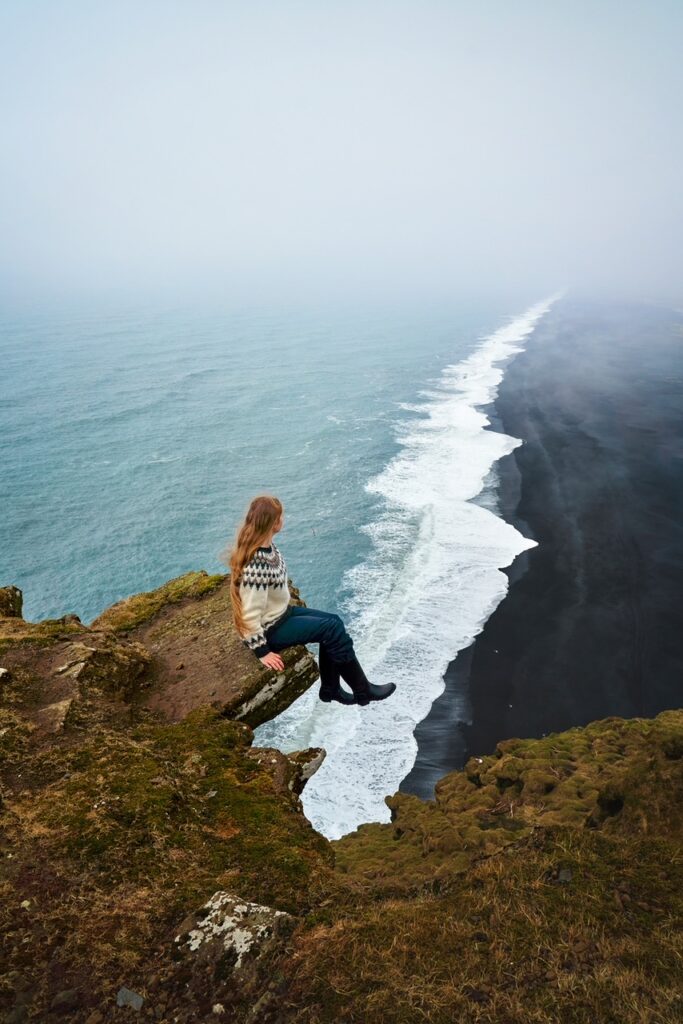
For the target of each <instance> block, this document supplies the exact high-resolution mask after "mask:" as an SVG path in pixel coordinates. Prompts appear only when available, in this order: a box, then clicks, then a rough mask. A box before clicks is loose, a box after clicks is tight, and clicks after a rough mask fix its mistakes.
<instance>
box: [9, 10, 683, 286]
mask: <svg viewBox="0 0 683 1024" xmlns="http://www.w3.org/2000/svg"><path fill="white" fill-rule="evenodd" d="M682 27H683V5H682V4H681V3H680V2H679V0H671V2H669V0H656V3H654V4H648V3H645V2H642V0H641V2H639V3H631V2H624V0H620V2H615V3H612V2H600V0H592V2H586V3H583V2H577V0H571V2H562V0H557V2H553V3H545V2H540V0H539V2H524V0H515V2H511V0H501V2H495V0H470V2H467V3H465V2H458V0H450V2H436V0H421V2H419V3H418V2H412V3H404V2H401V0H389V2H382V0H374V2H373V0H364V2H355V0H339V2H335V0H312V2H310V3H307V2H300V3H299V2H293V0H280V2H272V3H267V2H259V0H250V2H246V0H245V2H243V3H231V2H218V0H216V2H206V0H193V2H192V3H188V2H173V0H163V2H153V0H143V2H142V3H141V2H140V0H137V2H135V3H128V2H124V0H109V2H108V3H105V2H98V3H92V2H87V3H86V2H82V3H78V2H68V0H65V2H60V3H54V2H53V0H50V2H45V3H40V2H31V0H5V3H4V4H3V5H2V12H1V13H0V58H1V60H0V79H1V82H0V86H1V93H0V95H1V97H2V101H1V102H2V165H1V167H0V237H1V238H2V251H1V252H0V298H2V300H3V301H11V299H12V298H17V297H19V298H24V299H28V300H29V301H31V300H33V299H34V298H37V297H41V298H44V297H46V296H64V295H74V296H77V295H98V294H105V293H112V294H131V295H156V294H169V295H173V296H176V297H178V296H180V297H183V296H190V295H197V296H214V297H216V296H220V297H227V298H228V299H230V298H231V297H232V298H235V297H236V298H245V297H246V298H250V299H259V298H263V297H270V296H281V297H287V296H289V297H295V298H305V297H306V296H311V295H312V296H316V297H318V296H321V295H328V294H329V295H334V296H348V295H356V294H358V295H360V294H367V295H378V296H389V297H390V296H392V295H395V294H397V293H400V294H401V295H404V296H411V295H414V296H421V295H428V296H438V295H449V294H464V293H468V292H470V293H477V294H484V293H486V292H487V291H488V290H492V289H493V290H496V291H500V290H501V289H510V290H511V291H514V290H515V289H523V290H525V291H526V292H528V293H529V294H531V293H532V292H534V291H537V292H538V293H539V295H540V294H543V293H546V292H548V291H553V290H555V289H557V288H559V287H562V288H564V287H569V288H576V287H583V288H588V289H596V290H598V291H604V292H610V293H616V294H619V295H626V296H629V297H634V298H644V299H647V300H652V301H673V302H681V301H683V286H682V284H681V273H680V268H681V266H682V265H683V251H682V250H683V242H682V238H683V195H682V191H681V181H682V180H683V166H682V164H683V161H682V159H681V155H682V147H683V142H682V132H681V123H682V120H681V114H682V107H683V104H682V97H683V60H681V53H682V52H683V49H682V44H683V33H682V31H681V29H682Z"/></svg>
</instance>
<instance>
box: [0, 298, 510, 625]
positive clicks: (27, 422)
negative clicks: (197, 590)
mask: <svg viewBox="0 0 683 1024" xmlns="http://www.w3.org/2000/svg"><path fill="white" fill-rule="evenodd" d="M502 313H503V311H502V310H501V309H499V308H495V307H493V308H487V309H485V310H482V309H469V310H468V309H463V308H454V309H452V310H441V311H439V312H434V311H431V310H430V311H417V312H416V311H409V312H405V313H403V314H401V313H400V312H398V313H397V312H391V313H389V312H385V311H377V310H375V311H372V310H366V311H359V312H343V311H335V310H316V311H306V312H301V311H298V312H297V311H291V310H289V311H274V312H241V313H215V314H212V315H209V314H206V313H199V312H197V311H193V310H182V309H167V310H131V311H111V312H106V313H101V314H98V313H93V312H89V313H88V314H82V315H80V316H79V315H78V314H77V313H75V312H73V311H71V312H70V313H69V314H68V315H65V314H64V313H61V314H60V313H53V314H52V315H50V314H49V313H42V314H39V315H38V314H30V315H26V314H24V315H23V316H15V317H14V318H9V317H5V318H4V319H3V321H2V322H1V323H0V360H1V364H2V367H3V373H2V391H1V392H0V459H1V466H2V481H3V492H4V500H3V506H4V507H3V516H2V518H3V530H2V539H1V542H0V567H1V568H2V584H3V585H6V584H8V583H13V584H15V585H16V586H19V587H20V588H21V589H22V590H23V592H24V614H25V617H26V618H28V619H31V620H38V619H41V618H46V617H53V616H59V615H63V614H65V613H66V612H76V613H77V614H78V615H80V617H81V618H82V620H83V621H84V622H90V621H91V620H92V619H93V618H94V617H95V616H96V615H98V614H99V613H100V612H101V611H102V610H103V609H104V608H106V607H107V606H108V605H110V604H112V603H113V602H114V601H118V600H119V599H121V598H123V597H126V596H128V595H129V594H134V593H136V592H138V591H140V590H148V589H151V588H152V587H156V586H158V585H160V584H161V583H163V582H164V581H165V580H167V579H170V578H172V577H174V576H178V575H180V574H181V573H184V572H187V571H189V570H195V569H202V568H203V569H206V570H207V571H209V572H215V571H224V568H225V567H224V566H222V564H221V563H220V561H219V560H218V553H219V551H220V550H221V548H222V547H223V545H224V544H225V543H226V542H228V541H229V540H230V539H231V538H232V536H233V535H234V530H235V527H236V524H237V522H238V520H239V519H240V517H241V516H242V514H243V512H244V509H245V508H246V505H247V504H248V502H249V500H250V498H251V497H252V496H253V495H254V494H257V493H260V492H269V493H272V494H276V495H278V496H279V497H280V498H281V500H282V501H283V502H284V504H285V506H286V510H287V522H286V527H285V530H284V531H283V532H282V534H280V536H279V541H278V542H279V544H280V546H281V547H282V548H283V550H285V551H286V557H287V561H288V566H289V568H290V571H291V575H292V578H293V579H294V580H295V581H296V583H297V584H298V585H299V586H301V588H302V593H304V594H305V597H306V601H307V603H308V604H310V605H312V606H315V605H320V604H322V605H323V606H324V607H328V606H329V607H334V606H336V604H337V603H338V594H337V589H338V587H339V583H340V580H341V577H342V575H343V572H344V570H345V569H346V568H347V567H348V566H350V565H352V564H353V563H354V562H356V561H358V560H359V559H362V558H363V556H364V554H365V553H366V551H367V548H368V546H369V541H368V539H367V538H366V537H365V536H364V535H363V534H362V533H359V532H358V527H359V526H360V525H361V524H363V523H364V522H367V521H368V520H369V519H371V518H372V508H373V505H375V504H376V502H375V500H374V499H373V497H372V496H371V495H368V494H366V493H365V492H364V490H363V485H364V483H365V481H366V480H367V479H368V477H369V476H371V475H373V474H374V473H376V472H378V471H379V470H380V469H381V467H382V466H383V465H384V464H385V463H386V462H387V461H388V459H389V458H390V457H391V455H392V454H393V453H394V452H395V451H396V448H397V444H396V441H395V439H394V437H393V433H392V424H393V421H394V420H395V418H396V413H397V406H398V403H400V402H402V401H409V400H410V399H411V398H413V397H414V396H415V394H416V391H417V390H418V389H419V387H420V385H421V384H423V383H424V382H426V381H427V380H428V379H429V378H430V377H432V376H433V375H435V374H437V373H438V371H439V370H440V368H441V366H442V365H444V364H445V363H447V362H449V361H451V360H452V359H453V358H457V357H460V356H462V355H465V354H467V352H468V351H470V350H471V349H472V348H473V347H474V345H475V343H476V339H477V336H478V335H479V334H480V333H482V332H483V331H486V330H487V329H490V328H491V327H492V326H494V325H495V324H496V321H497V320H498V319H499V318H500V316H501V315H502Z"/></svg>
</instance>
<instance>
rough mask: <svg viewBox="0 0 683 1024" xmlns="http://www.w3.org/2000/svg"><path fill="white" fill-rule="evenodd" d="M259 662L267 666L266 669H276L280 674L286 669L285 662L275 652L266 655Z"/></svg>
mask: <svg viewBox="0 0 683 1024" xmlns="http://www.w3.org/2000/svg"><path fill="white" fill-rule="evenodd" d="M259 661H260V662H261V663H262V664H263V665H265V666H266V668H274V669H277V671H278V672H282V670H283V669H284V667H285V663H284V661H283V660H282V658H281V657H280V655H279V654H276V653H275V651H270V652H269V653H268V654H264V655H263V657H262V658H259Z"/></svg>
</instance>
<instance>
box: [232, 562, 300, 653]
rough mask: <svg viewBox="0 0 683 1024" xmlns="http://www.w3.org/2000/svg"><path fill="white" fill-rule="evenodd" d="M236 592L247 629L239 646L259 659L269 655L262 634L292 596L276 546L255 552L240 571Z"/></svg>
mask: <svg viewBox="0 0 683 1024" xmlns="http://www.w3.org/2000/svg"><path fill="white" fill-rule="evenodd" d="M239 588H240V597H241V599H242V614H243V615H244V621H245V622H246V624H247V629H248V633H247V634H245V635H243V636H242V643H243V644H244V646H245V647H248V648H249V650H250V651H253V652H254V654H255V655H256V657H257V658H262V657H263V656H264V654H268V653H269V652H270V647H269V646H268V641H267V640H266V636H265V632H264V630H265V629H266V628H267V627H268V626H272V625H273V623H274V622H275V621H276V620H277V619H279V618H280V616H281V615H283V614H284V613H285V611H286V610H287V606H288V604H289V599H290V596H291V595H290V592H289V587H288V585H287V566H286V564H285V560H284V558H283V557H282V555H281V554H280V551H279V549H278V548H277V547H276V546H275V544H271V546H270V547H269V548H264V547H261V548H257V549H256V551H255V552H254V554H253V555H252V556H251V558H250V559H249V561H248V562H247V563H246V565H245V566H244V568H243V570H242V575H241V577H240V584H239Z"/></svg>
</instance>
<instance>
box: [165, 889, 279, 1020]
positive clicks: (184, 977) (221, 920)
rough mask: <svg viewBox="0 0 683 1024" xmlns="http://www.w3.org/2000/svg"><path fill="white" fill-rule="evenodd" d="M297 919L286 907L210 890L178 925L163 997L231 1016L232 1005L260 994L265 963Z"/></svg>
mask: <svg viewBox="0 0 683 1024" xmlns="http://www.w3.org/2000/svg"><path fill="white" fill-rule="evenodd" d="M295 923H296V918H294V917H293V916H292V915H291V914H288V913H287V912H286V911H282V910H275V909H273V908H272V907H268V906H264V905H262V904H259V903H254V902H252V901H250V900H244V899H242V898H241V897H240V896H236V895H234V894H232V893H229V892H216V893H214V894H213V896H211V898H210V899H209V900H208V901H207V902H206V903H205V904H204V905H203V906H202V907H201V908H200V909H199V910H197V911H195V912H194V913H191V914H189V915H188V916H187V917H186V918H185V919H184V920H183V921H182V922H181V923H180V924H179V925H178V927H177V932H176V935H175V936H174V939H173V948H172V953H171V955H172V961H173V966H172V968H171V969H170V970H169V971H168V972H167V973H166V975H165V977H164V978H163V984H162V985H161V986H160V991H161V992H163V993H164V994H165V995H166V997H167V998H168V997H171V998H174V997H175V998H177V997H178V995H180V996H182V1002H183V1003H184V1004H185V1005H191V1006H192V1008H193V1012H194V1013H195V1014H196V1018H197V1019H201V1018H202V1016H203V1015H204V1014H206V1015H207V1016H209V1017H210V1015H212V1014H213V1015H215V1016H217V1017H223V1019H225V1020H232V1019H234V1018H233V1011H234V1008H235V1005H236V1004H237V1005H239V1006H241V1007H245V1006H246V1005H248V1004H249V1003H252V1004H253V1003H256V1002H257V1001H258V1000H259V999H260V998H261V996H262V994H263V990H264V989H265V988H266V987H267V984H268V982H269V981H270V978H269V968H270V966H271V965H272V963H273V961H274V959H275V958H276V957H277V955H278V954H279V953H280V952H281V951H282V945H283V940H284V939H286V938H287V936H289V935H290V934H291V932H292V930H293V928H294V925H295Z"/></svg>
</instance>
